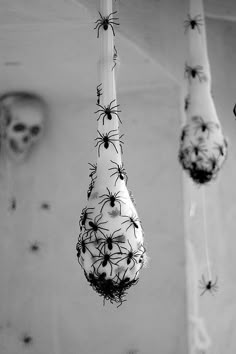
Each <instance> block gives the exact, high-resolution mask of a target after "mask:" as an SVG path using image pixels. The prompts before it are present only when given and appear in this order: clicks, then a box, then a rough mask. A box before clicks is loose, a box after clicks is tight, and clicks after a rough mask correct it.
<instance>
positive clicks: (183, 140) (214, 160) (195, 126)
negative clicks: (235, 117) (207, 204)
mask: <svg viewBox="0 0 236 354" xmlns="http://www.w3.org/2000/svg"><path fill="white" fill-rule="evenodd" d="M226 157H227V141H226V139H225V138H224V137H223V135H222V133H221V130H220V126H219V124H217V123H215V122H212V121H206V120H205V119H204V118H203V117H201V116H193V117H192V119H191V120H190V122H189V123H188V124H187V125H185V126H184V127H183V129H182V132H181V136H180V149H179V155H178V159H179V162H180V164H181V165H182V167H183V169H184V170H186V171H187V172H188V173H189V175H190V177H191V178H192V179H193V180H194V182H196V183H198V184H204V183H208V182H210V181H211V180H213V179H215V178H216V177H217V174H218V172H219V170H220V168H221V166H222V165H223V163H224V161H225V159H226Z"/></svg>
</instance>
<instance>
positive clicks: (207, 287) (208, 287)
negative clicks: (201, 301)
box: [199, 275, 218, 296]
mask: <svg viewBox="0 0 236 354" xmlns="http://www.w3.org/2000/svg"><path fill="white" fill-rule="evenodd" d="M217 281H218V278H217V277H216V280H215V282H214V283H213V282H212V280H209V281H208V282H207V281H206V279H205V277H204V275H202V279H200V280H199V284H200V285H199V288H200V289H204V290H203V291H202V293H201V294H200V295H201V296H202V295H204V294H205V292H206V291H209V292H210V293H211V295H214V293H215V292H217V290H218V285H217Z"/></svg>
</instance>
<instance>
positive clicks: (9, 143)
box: [1, 94, 46, 162]
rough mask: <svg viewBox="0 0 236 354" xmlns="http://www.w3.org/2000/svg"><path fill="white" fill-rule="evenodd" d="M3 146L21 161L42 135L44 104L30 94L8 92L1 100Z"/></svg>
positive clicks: (14, 157)
mask: <svg viewBox="0 0 236 354" xmlns="http://www.w3.org/2000/svg"><path fill="white" fill-rule="evenodd" d="M1 104H2V106H3V110H2V112H3V116H4V117H3V120H4V122H5V134H4V135H5V136H4V138H5V139H4V142H5V148H6V152H7V153H8V154H9V156H10V157H11V158H12V159H13V160H14V161H17V162H21V161H23V160H24V159H25V158H26V157H27V156H28V154H29V152H30V150H31V148H32V146H33V145H34V144H35V143H36V142H37V141H38V140H39V138H40V137H41V135H42V132H43V128H44V120H45V113H46V111H45V106H44V103H43V102H42V101H41V99H38V98H37V96H33V95H31V94H21V95H20V94H12V95H10V94H8V95H7V96H6V97H5V98H4V99H3V100H2V101H1Z"/></svg>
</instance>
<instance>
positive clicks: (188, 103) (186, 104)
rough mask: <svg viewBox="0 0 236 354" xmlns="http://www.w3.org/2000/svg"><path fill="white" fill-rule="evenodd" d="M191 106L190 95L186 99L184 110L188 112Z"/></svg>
mask: <svg viewBox="0 0 236 354" xmlns="http://www.w3.org/2000/svg"><path fill="white" fill-rule="evenodd" d="M189 106H190V95H188V96H186V97H185V99H184V110H185V111H187V110H188V108H189Z"/></svg>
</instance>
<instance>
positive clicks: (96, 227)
mask: <svg viewBox="0 0 236 354" xmlns="http://www.w3.org/2000/svg"><path fill="white" fill-rule="evenodd" d="M101 218H102V214H98V215H97V216H95V218H94V219H93V221H91V220H90V221H89V222H88V225H89V228H88V229H87V227H86V235H89V234H90V235H89V236H90V239H91V237H92V235H94V236H95V238H96V240H97V233H98V232H100V233H101V234H103V236H105V234H104V231H109V230H108V229H107V228H105V227H103V226H102V225H104V224H106V223H108V221H101V222H100V220H101Z"/></svg>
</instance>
